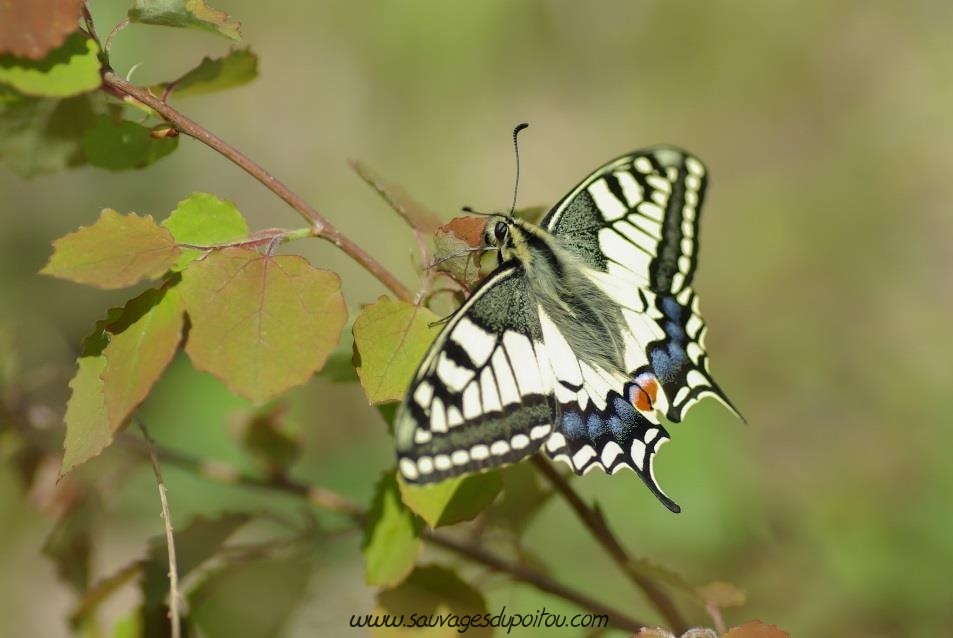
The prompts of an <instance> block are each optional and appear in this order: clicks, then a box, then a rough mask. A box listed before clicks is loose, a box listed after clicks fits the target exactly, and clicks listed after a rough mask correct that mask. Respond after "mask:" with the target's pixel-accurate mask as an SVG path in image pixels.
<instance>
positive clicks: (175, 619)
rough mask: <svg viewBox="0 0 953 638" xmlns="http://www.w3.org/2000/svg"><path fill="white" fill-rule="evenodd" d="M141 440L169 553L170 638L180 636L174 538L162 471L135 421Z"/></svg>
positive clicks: (145, 434)
mask: <svg viewBox="0 0 953 638" xmlns="http://www.w3.org/2000/svg"><path fill="white" fill-rule="evenodd" d="M136 423H137V424H138V425H139V429H140V430H142V438H143V439H145V442H146V447H147V448H148V450H149V459H150V460H151V461H152V471H153V472H155V475H156V483H157V484H158V485H159V502H160V503H161V504H162V521H163V523H164V524H165V544H166V547H167V548H168V551H169V622H170V623H172V638H180V637H181V635H182V621H181V614H180V612H179V569H178V563H176V560H175V537H174V535H173V534H172V519H171V517H170V516H169V501H168V499H167V498H166V490H165V481H163V480H162V471H161V470H160V469H159V459H158V457H156V451H155V445H154V443H153V442H152V438H150V437H149V431H148V430H147V429H146V424H145V423H143V422H142V421H140V420H139V419H136Z"/></svg>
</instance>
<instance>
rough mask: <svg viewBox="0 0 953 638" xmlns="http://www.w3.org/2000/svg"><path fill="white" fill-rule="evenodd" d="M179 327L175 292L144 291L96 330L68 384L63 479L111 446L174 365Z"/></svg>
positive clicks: (180, 316) (179, 311)
mask: <svg viewBox="0 0 953 638" xmlns="http://www.w3.org/2000/svg"><path fill="white" fill-rule="evenodd" d="M182 326H183V308H182V302H181V298H180V296H179V294H178V291H176V290H175V289H174V288H169V289H166V290H147V291H146V292H144V293H143V294H141V295H139V296H138V297H136V298H135V299H132V300H130V301H129V302H127V303H126V305H125V306H124V307H123V308H122V309H116V308H114V309H112V310H110V311H109V314H108V316H107V318H106V319H105V320H103V321H100V322H98V323H97V324H96V329H95V330H94V331H93V334H92V335H90V336H89V337H88V338H87V339H86V342H85V345H84V352H83V356H81V357H80V359H79V362H78V363H79V369H78V371H77V373H76V376H75V377H74V378H73V380H72V381H71V382H70V388H71V389H72V391H73V392H72V395H71V396H70V399H69V402H68V403H67V406H66V416H65V421H66V439H65V442H64V448H65V453H64V456H63V464H62V466H61V469H60V473H61V474H66V473H67V472H69V471H70V470H72V469H73V468H74V467H76V466H77V465H79V464H81V463H84V462H86V461H87V460H89V459H91V458H93V457H94V456H97V455H98V454H99V453H100V452H102V451H103V450H104V449H105V448H106V447H107V446H109V444H110V443H112V440H113V436H114V434H115V433H116V431H117V430H119V428H120V427H121V426H122V425H123V423H124V422H125V421H126V419H127V418H128V417H129V415H130V414H131V413H132V411H133V410H134V409H135V408H136V407H137V406H138V405H139V404H140V403H141V402H142V401H143V400H144V399H145V398H146V396H147V395H148V393H149V390H151V389H152V386H153V385H154V384H155V382H156V381H157V380H158V379H159V376H160V375H161V374H162V372H163V371H164V370H165V368H166V367H167V366H168V364H169V362H170V361H171V360H172V356H173V355H174V354H175V351H176V349H177V348H178V344H179V340H180V339H181V334H182Z"/></svg>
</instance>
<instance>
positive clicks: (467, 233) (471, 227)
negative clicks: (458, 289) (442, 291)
mask: <svg viewBox="0 0 953 638" xmlns="http://www.w3.org/2000/svg"><path fill="white" fill-rule="evenodd" d="M488 219H489V218H488V217H473V216H467V217H455V218H453V219H451V220H450V221H449V222H447V223H446V224H444V225H443V226H441V227H440V228H438V229H437V231H436V232H435V233H434V236H433V243H434V263H435V264H436V268H437V270H439V271H441V272H445V273H447V274H448V275H450V276H451V277H453V278H454V279H455V280H456V281H458V282H459V283H460V284H462V285H463V286H464V287H466V288H472V287H473V286H475V285H476V284H477V283H479V281H480V280H481V279H483V277H484V275H485V274H486V273H485V272H483V270H482V269H481V267H480V261H481V257H482V256H483V254H484V251H482V250H480V249H481V248H482V247H483V246H484V242H483V233H484V231H485V230H486V225H487V220H488Z"/></svg>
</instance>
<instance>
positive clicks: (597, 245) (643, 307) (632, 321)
mask: <svg viewBox="0 0 953 638" xmlns="http://www.w3.org/2000/svg"><path fill="white" fill-rule="evenodd" d="M706 185H707V171H706V170H705V166H704V165H703V164H702V163H701V162H700V161H699V160H698V159H697V158H695V157H693V156H692V155H690V154H688V153H686V152H685V151H683V150H680V149H678V148H674V147H671V146H655V147H651V148H648V149H644V150H640V151H635V152H633V153H630V154H628V155H623V156H622V157H619V158H617V159H615V160H613V161H611V162H609V163H608V164H606V165H605V166H603V167H602V168H600V169H598V170H597V171H595V172H594V173H592V174H591V175H590V176H589V177H587V178H586V179H585V180H583V181H582V182H581V183H580V184H579V185H578V186H576V188H574V189H573V190H572V191H570V193H569V194H568V195H567V196H566V197H564V198H563V199H562V200H561V201H560V202H559V203H558V204H556V206H554V207H553V209H552V210H551V211H550V212H549V213H548V214H547V215H546V217H545V218H544V219H543V220H542V222H541V226H542V227H543V229H544V230H546V231H548V232H549V233H550V234H552V235H553V236H554V237H555V238H556V239H557V240H558V241H559V243H560V244H561V245H562V246H563V247H565V248H566V249H567V250H569V251H570V252H572V253H573V254H575V255H576V256H577V257H579V258H580V259H581V260H582V261H583V262H584V263H585V264H586V265H587V266H588V273H589V275H590V276H591V278H592V279H593V280H594V281H595V282H596V283H597V284H598V285H599V286H600V288H602V290H603V291H604V292H606V294H608V295H609V296H610V298H612V300H613V301H615V302H616V303H618V304H619V305H620V307H622V308H623V314H624V316H625V319H626V323H627V324H628V328H629V332H630V334H629V335H627V336H628V337H630V338H631V340H632V343H633V345H634V346H636V347H635V348H633V350H632V351H629V352H627V354H626V365H627V367H628V371H629V372H630V376H631V378H632V379H638V380H639V383H640V385H639V388H640V389H643V390H645V391H646V392H647V394H646V395H645V398H646V400H647V402H648V403H649V404H651V406H652V407H653V408H658V409H661V410H663V411H664V412H665V414H666V416H667V417H668V419H669V420H671V421H673V422H679V421H681V419H682V417H683V416H684V415H685V413H686V412H687V411H688V409H689V408H690V407H691V406H692V405H694V404H695V403H696V402H697V401H698V400H699V399H700V398H702V397H703V396H706V395H710V396H714V397H715V398H717V399H718V400H720V401H721V402H722V403H724V404H725V405H727V406H728V407H729V408H730V409H731V410H733V411H734V412H736V413H737V410H736V409H735V408H734V406H732V404H731V402H730V401H729V400H728V398H727V397H726V396H725V394H724V392H722V390H721V389H720V388H719V387H718V385H717V384H716V383H715V381H714V379H713V378H712V376H711V372H710V371H709V367H708V356H707V354H706V352H705V346H704V338H705V323H704V321H703V320H702V318H701V314H700V312H699V308H698V297H697V295H696V294H695V292H694V290H693V289H692V287H691V283H692V279H693V276H694V273H695V268H696V266H697V264H698V221H699V216H700V211H701V206H702V202H703V200H704V196H705V188H706ZM653 381H657V382H658V384H659V385H660V386H661V388H662V394H661V395H658V396H656V395H654V394H653V390H654V385H653ZM643 386H645V387H643ZM739 416H740V415H739Z"/></svg>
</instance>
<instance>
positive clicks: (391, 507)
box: [361, 471, 423, 587]
mask: <svg viewBox="0 0 953 638" xmlns="http://www.w3.org/2000/svg"><path fill="white" fill-rule="evenodd" d="M421 529H423V524H422V522H421V520H420V519H419V518H417V517H416V516H414V513H413V512H411V511H410V510H409V509H407V507H405V506H404V504H403V502H402V501H401V499H400V492H399V491H398V489H397V479H396V478H395V476H394V472H393V471H387V472H385V473H384V475H383V476H382V477H381V480H380V481H378V483H377V485H376V486H375V488H374V499H373V501H372V502H371V508H370V511H369V512H368V514H367V522H366V523H365V527H364V540H363V542H362V543H361V550H362V551H363V553H364V575H365V578H366V579H367V583H368V584H369V585H377V586H383V587H393V586H394V585H397V584H398V583H400V581H402V580H404V578H406V577H407V575H408V574H409V573H410V572H411V571H413V569H414V563H415V562H416V561H417V556H418V555H419V554H420V546H421V542H420V531H421Z"/></svg>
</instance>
